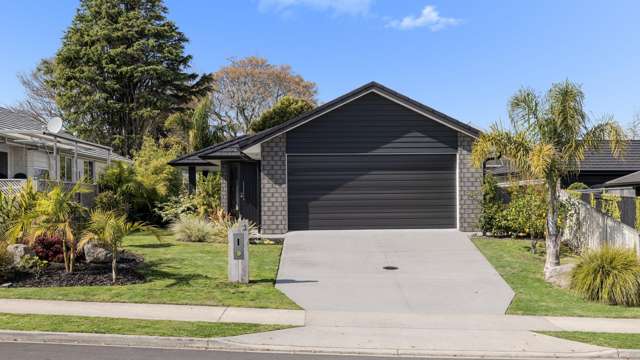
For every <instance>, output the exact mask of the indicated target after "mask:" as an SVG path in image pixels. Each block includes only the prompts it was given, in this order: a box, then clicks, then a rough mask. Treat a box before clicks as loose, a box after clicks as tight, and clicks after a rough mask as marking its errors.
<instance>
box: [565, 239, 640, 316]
mask: <svg viewBox="0 0 640 360" xmlns="http://www.w3.org/2000/svg"><path fill="white" fill-rule="evenodd" d="M571 288H572V289H573V290H575V291H576V292H578V293H579V294H580V295H581V296H583V297H584V298H585V299H587V300H591V301H598V302H602V303H606V304H611V305H626V306H636V305H639V304H640V262H638V259H637V257H636V254H635V252H634V251H633V250H629V249H621V248H613V247H604V248H602V249H599V250H593V251H589V252H587V253H585V254H584V255H582V256H581V258H580V261H579V262H578V264H577V265H576V268H575V269H574V270H573V272H572V274H571Z"/></svg>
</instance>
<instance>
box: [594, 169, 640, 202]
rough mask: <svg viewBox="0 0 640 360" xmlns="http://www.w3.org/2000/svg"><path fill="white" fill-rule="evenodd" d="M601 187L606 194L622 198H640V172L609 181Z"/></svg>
mask: <svg viewBox="0 0 640 360" xmlns="http://www.w3.org/2000/svg"><path fill="white" fill-rule="evenodd" d="M603 187H604V188H605V190H606V191H607V192H608V193H617V194H620V195H623V196H640V171H636V172H634V173H631V174H627V175H624V176H621V177H619V178H615V179H613V180H609V181H607V182H606V183H604V185H603Z"/></svg>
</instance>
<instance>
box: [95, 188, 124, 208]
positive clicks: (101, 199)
mask: <svg viewBox="0 0 640 360" xmlns="http://www.w3.org/2000/svg"><path fill="white" fill-rule="evenodd" d="M95 207H96V209H99V210H103V211H115V212H118V213H120V214H126V212H127V211H126V206H125V204H124V201H123V200H122V197H121V196H118V194H116V193H115V192H113V191H111V190H106V191H103V192H101V193H100V194H98V196H96V199H95Z"/></svg>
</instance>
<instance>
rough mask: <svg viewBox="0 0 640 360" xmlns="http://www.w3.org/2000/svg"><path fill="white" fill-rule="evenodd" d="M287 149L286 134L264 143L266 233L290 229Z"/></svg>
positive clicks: (263, 167) (263, 190)
mask: <svg viewBox="0 0 640 360" xmlns="http://www.w3.org/2000/svg"><path fill="white" fill-rule="evenodd" d="M286 149H287V140H286V134H282V135H280V136H278V137H276V138H273V139H271V140H269V141H267V142H264V143H262V149H261V152H262V161H261V162H260V164H261V176H260V183H261V192H260V194H261V214H262V216H261V222H262V224H261V232H262V234H264V235H273V234H284V233H286V232H287V229H288V218H287V210H288V209H287V207H288V206H287V157H286V154H285V153H286Z"/></svg>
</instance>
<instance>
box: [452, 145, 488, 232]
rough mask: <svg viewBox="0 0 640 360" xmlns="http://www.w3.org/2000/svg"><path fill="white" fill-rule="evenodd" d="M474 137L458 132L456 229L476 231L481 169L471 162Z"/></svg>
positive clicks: (478, 213)
mask: <svg viewBox="0 0 640 360" xmlns="http://www.w3.org/2000/svg"><path fill="white" fill-rule="evenodd" d="M473 141H474V139H473V138H472V137H470V136H467V135H465V134H462V133H458V198H459V199H458V218H459V224H458V229H459V230H460V231H477V230H478V219H479V217H480V210H481V208H480V196H481V193H480V191H481V186H482V169H481V168H476V167H475V166H473V164H472V163H471V147H472V146H473Z"/></svg>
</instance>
